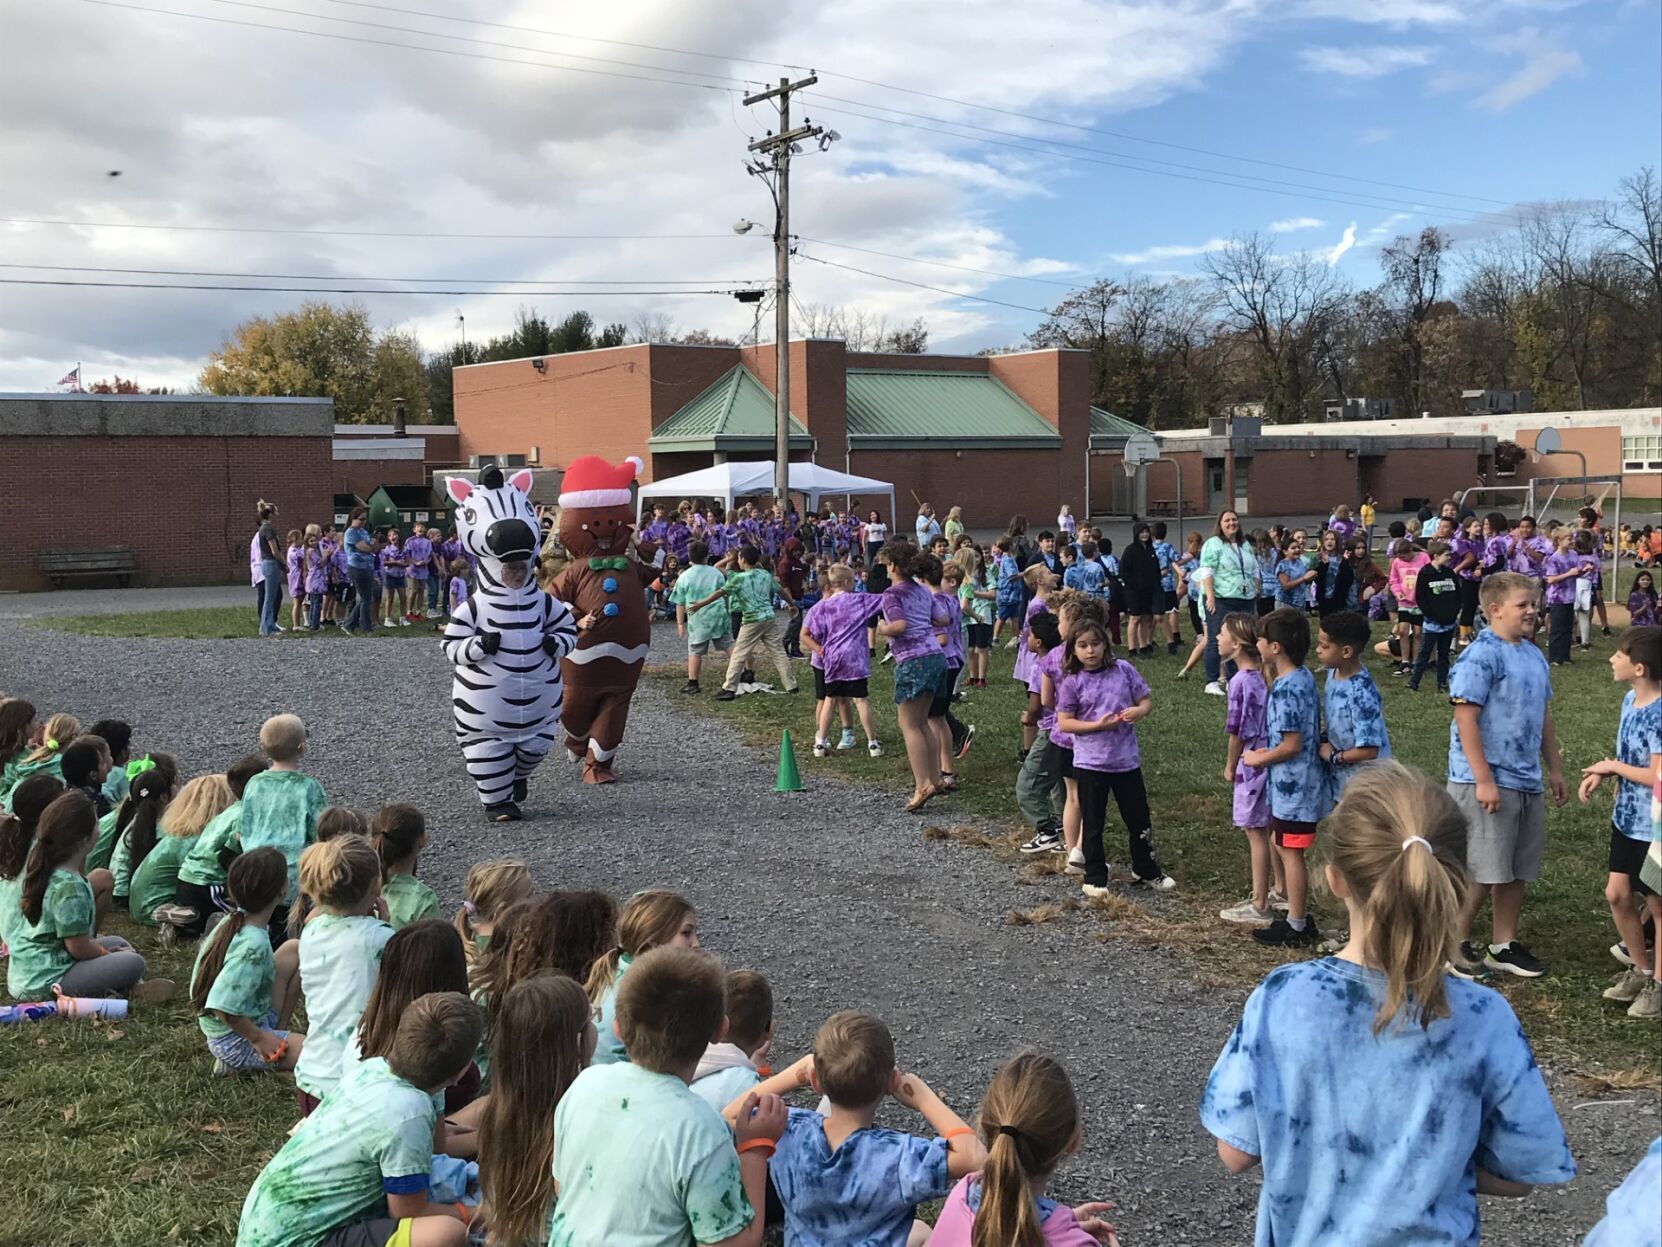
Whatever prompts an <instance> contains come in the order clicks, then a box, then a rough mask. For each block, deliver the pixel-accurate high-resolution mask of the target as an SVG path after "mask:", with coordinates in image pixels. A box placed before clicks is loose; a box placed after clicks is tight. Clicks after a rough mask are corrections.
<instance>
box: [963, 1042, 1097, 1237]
mask: <svg viewBox="0 0 1662 1247" xmlns="http://www.w3.org/2000/svg"><path fill="white" fill-rule="evenodd" d="M979 1124H980V1134H981V1141H982V1142H983V1143H984V1144H986V1147H987V1163H986V1165H985V1166H983V1167H982V1170H981V1207H980V1208H979V1209H978V1210H977V1211H976V1214H975V1225H974V1227H973V1228H972V1229H971V1230H970V1244H971V1247H1044V1242H1045V1234H1044V1223H1043V1222H1042V1221H1041V1220H1040V1219H1039V1207H1038V1205H1037V1204H1036V1203H1035V1202H1034V1200H1033V1182H1034V1179H1036V1178H1037V1179H1041V1180H1042V1179H1044V1178H1047V1177H1049V1176H1050V1174H1051V1173H1052V1172H1053V1171H1054V1170H1055V1169H1056V1166H1057V1165H1058V1164H1060V1163H1061V1161H1062V1158H1063V1157H1064V1156H1065V1155H1067V1152H1068V1149H1069V1148H1070V1147H1071V1146H1073V1143H1074V1140H1075V1139H1076V1138H1077V1137H1078V1135H1079V1101H1078V1100H1077V1099H1076V1098H1075V1097H1074V1094H1073V1085H1072V1084H1071V1083H1070V1082H1068V1075H1067V1072H1066V1071H1065V1070H1064V1069H1063V1068H1062V1067H1061V1065H1060V1064H1058V1063H1057V1062H1056V1061H1055V1060H1054V1059H1053V1058H1051V1057H1048V1056H1043V1055H1041V1054H1039V1053H1037V1052H1024V1053H1022V1054H1021V1055H1020V1056H1017V1057H1015V1058H1014V1059H1012V1060H1011V1061H1009V1062H1008V1063H1006V1064H1005V1065H1004V1066H1003V1068H1001V1069H1000V1070H999V1071H998V1073H996V1074H994V1075H993V1080H992V1082H991V1083H990V1084H989V1085H988V1087H987V1094H986V1097H985V1099H983V1100H982V1102H981V1118H980V1123H979Z"/></svg>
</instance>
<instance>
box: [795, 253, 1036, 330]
mask: <svg viewBox="0 0 1662 1247" xmlns="http://www.w3.org/2000/svg"><path fill="white" fill-rule="evenodd" d="M796 258H797V259H799V260H812V261H813V262H814V263H815V264H827V265H830V266H831V267H832V268H840V269H846V270H847V271H848V272H850V273H861V274H864V275H865V276H867V277H875V278H877V279H878V280H879V281H892V282H894V283H895V284H896V285H900V286H915V287H916V288H917V289H919V290H933V291H934V292H935V293H936V294H947V295H951V296H952V297H953V298H954V299H966V300H968V301H969V302H971V303H992V304H996V305H997V306H999V307H1013V308H1015V309H1016V311H1018V312H1034V313H1037V314H1038V315H1040V316H1049V315H1050V309H1049V308H1043V307H1028V306H1027V305H1026V304H1023V303H1006V302H1005V301H1004V300H1003V299H989V298H986V297H985V296H983V295H979V294H964V293H963V292H961V291H958V290H948V289H947V288H946V287H945V286H931V285H929V284H928V283H927V282H921V281H908V280H906V278H904V277H891V276H889V275H888V274H887V273H874V272H872V271H871V270H870V269H866V268H855V267H854V266H853V265H852V264H839V263H837V261H835V260H826V259H822V258H821V257H820V256H817V255H809V254H808V253H807V252H805V251H798V252H797V253H796Z"/></svg>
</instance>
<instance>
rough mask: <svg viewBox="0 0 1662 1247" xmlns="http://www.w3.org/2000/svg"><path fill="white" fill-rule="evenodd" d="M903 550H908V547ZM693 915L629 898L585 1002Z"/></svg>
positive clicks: (675, 899)
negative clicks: (613, 944) (615, 939)
mask: <svg viewBox="0 0 1662 1247" xmlns="http://www.w3.org/2000/svg"><path fill="white" fill-rule="evenodd" d="M899 544H902V545H905V544H906V543H904V542H901V543H899ZM907 548H908V549H910V548H911V547H910V546H909V545H908V546H907ZM697 912H698V911H697V910H696V909H695V908H693V903H692V902H691V901H689V900H688V899H687V898H686V897H684V896H682V895H681V894H680V893H678V892H671V891H669V890H668V889H666V888H648V889H647V890H646V891H644V892H637V893H635V895H633V896H631V897H630V898H629V899H628V900H627V901H625V902H624V904H623V909H622V910H621V911H619V913H618V920H617V935H618V942H617V946H616V947H615V948H613V949H612V950H611V951H609V952H608V953H606V955H605V956H603V957H599V958H597V959H596V960H595V963H594V965H593V966H592V967H591V968H590V970H589V975H588V979H587V981H586V982H585V983H584V984H583V987H584V990H586V991H587V992H588V994H589V999H590V1000H594V1001H598V1000H599V999H600V998H601V997H602V996H603V995H605V994H606V989H607V988H608V987H610V986H611V985H612V982H613V980H615V979H616V978H617V974H618V967H619V965H620V964H621V963H622V961H623V958H625V957H628V958H630V959H631V960H633V959H634V958H636V957H639V956H640V955H641V954H642V953H644V952H650V951H651V950H652V949H654V948H660V947H662V946H663V945H665V944H668V943H669V942H670V941H671V940H673V939H674V938H675V936H676V934H677V933H678V932H679V931H680V930H681V924H682V923H684V922H686V920H687V919H688V918H690V917H692V916H693V915H694V914H695V913H697Z"/></svg>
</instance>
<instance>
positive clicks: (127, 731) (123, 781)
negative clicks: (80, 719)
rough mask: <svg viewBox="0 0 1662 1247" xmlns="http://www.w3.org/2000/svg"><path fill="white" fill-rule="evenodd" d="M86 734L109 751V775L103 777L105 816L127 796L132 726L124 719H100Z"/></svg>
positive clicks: (131, 752)
mask: <svg viewBox="0 0 1662 1247" xmlns="http://www.w3.org/2000/svg"><path fill="white" fill-rule="evenodd" d="M87 733H88V734H89V735H92V736H96V737H98V739H100V740H102V741H103V742H104V746H105V748H106V749H108V750H109V751H110V773H109V774H108V775H106V776H105V777H104V800H105V801H106V802H108V805H106V806H105V809H104V812H105V813H106V814H107V813H108V812H109V811H110V810H111V809H113V808H114V807H115V806H117V805H119V804H120V802H121V798H123V797H125V796H126V795H127V764H128V763H129V762H131V761H132V760H133V756H132V755H133V725H132V724H131V723H128V722H127V721H126V720H125V719H100V720H98V722H96V723H94V724H93V725H92V726H91V727H89V728H88V729H87ZM99 817H103V815H100V816H99Z"/></svg>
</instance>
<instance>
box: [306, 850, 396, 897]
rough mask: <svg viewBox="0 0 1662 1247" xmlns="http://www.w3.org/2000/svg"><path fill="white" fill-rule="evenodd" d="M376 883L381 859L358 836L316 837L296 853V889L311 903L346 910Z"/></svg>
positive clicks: (379, 873)
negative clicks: (297, 869)
mask: <svg viewBox="0 0 1662 1247" xmlns="http://www.w3.org/2000/svg"><path fill="white" fill-rule="evenodd" d="M380 882H381V859H380V858H379V857H377V856H375V850H374V849H372V848H370V846H369V841H368V840H365V839H364V838H363V837H362V836H356V835H352V834H351V833H348V834H346V835H344V836H336V837H335V838H334V839H333V840H320V841H318V842H317V843H316V844H313V845H308V846H307V847H306V851H305V852H303V853H302V854H301V855H300V890H301V891H302V892H304V893H305V894H306V897H307V899H309V900H310V901H311V902H312V903H313V904H316V905H326V906H328V907H329V908H330V909H350V908H352V907H353V906H354V905H357V904H359V903H361V902H362V901H363V899H364V898H365V897H367V896H368V895H369V894H370V893H371V892H372V891H374V890H375V887H376V885H377V884H379V883H380Z"/></svg>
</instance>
